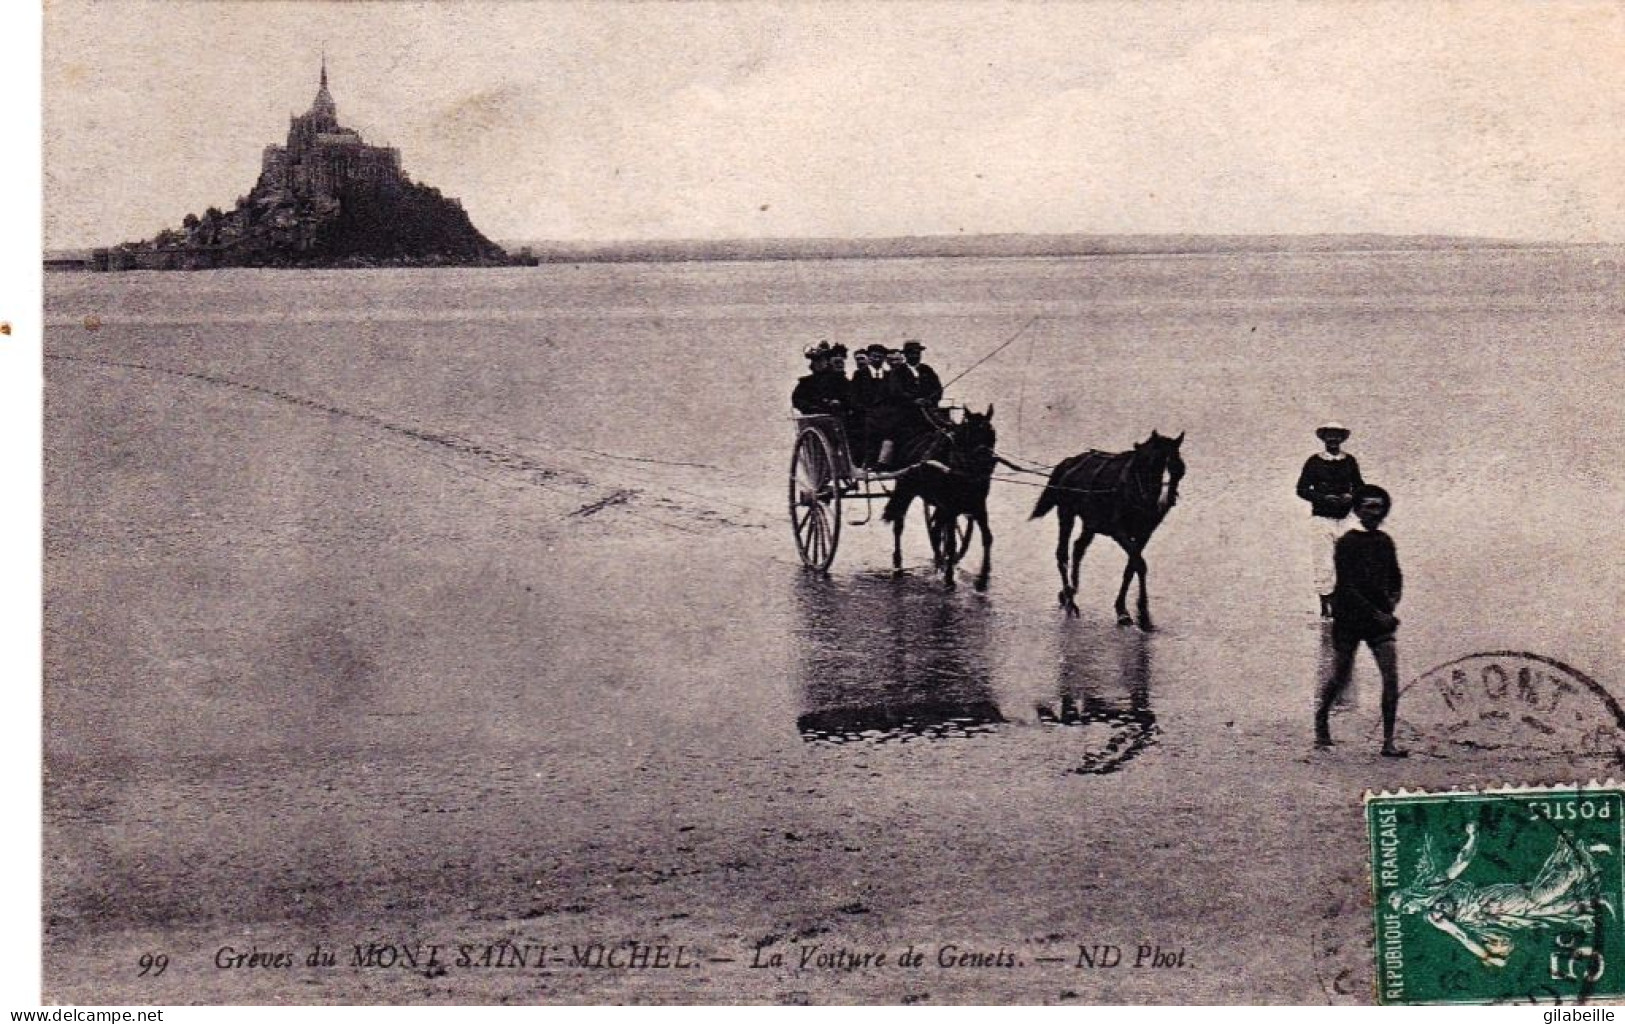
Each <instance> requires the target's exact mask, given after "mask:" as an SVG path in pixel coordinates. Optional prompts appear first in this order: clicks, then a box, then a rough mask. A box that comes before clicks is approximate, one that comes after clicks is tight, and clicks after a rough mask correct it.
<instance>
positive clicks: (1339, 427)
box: [1315, 420, 1353, 441]
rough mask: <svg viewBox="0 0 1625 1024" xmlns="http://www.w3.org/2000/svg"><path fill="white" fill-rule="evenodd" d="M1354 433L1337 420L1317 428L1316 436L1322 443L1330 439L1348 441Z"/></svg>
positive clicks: (1329, 421)
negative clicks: (1335, 438)
mask: <svg viewBox="0 0 1625 1024" xmlns="http://www.w3.org/2000/svg"><path fill="white" fill-rule="evenodd" d="M1352 433H1353V431H1351V430H1350V429H1349V428H1348V427H1345V426H1343V424H1341V423H1339V422H1337V421H1336V420H1328V421H1327V422H1325V423H1322V424H1321V425H1320V426H1318V427H1316V428H1315V436H1316V437H1318V438H1320V439H1321V440H1322V441H1324V440H1326V439H1327V438H1329V437H1340V438H1342V439H1343V440H1345V441H1347V440H1348V437H1349V435H1350V434H1352Z"/></svg>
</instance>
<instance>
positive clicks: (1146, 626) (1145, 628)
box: [1140, 619, 1157, 633]
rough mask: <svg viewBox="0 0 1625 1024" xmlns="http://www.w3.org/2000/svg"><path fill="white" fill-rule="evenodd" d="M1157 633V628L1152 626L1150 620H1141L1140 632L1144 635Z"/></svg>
mask: <svg viewBox="0 0 1625 1024" xmlns="http://www.w3.org/2000/svg"><path fill="white" fill-rule="evenodd" d="M1156 631H1157V627H1155V626H1153V625H1152V624H1151V620H1150V619H1141V620H1140V632H1142V633H1155V632H1156Z"/></svg>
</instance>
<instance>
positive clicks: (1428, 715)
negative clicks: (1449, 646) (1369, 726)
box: [1399, 651, 1625, 767]
mask: <svg viewBox="0 0 1625 1024" xmlns="http://www.w3.org/2000/svg"><path fill="white" fill-rule="evenodd" d="M1399 733H1400V736H1401V738H1402V739H1403V740H1404V741H1405V742H1407V743H1408V744H1410V745H1411V746H1413V747H1417V748H1420V749H1422V750H1424V751H1427V752H1429V753H1433V754H1437V755H1442V756H1449V755H1450V754H1451V753H1452V752H1462V753H1465V752H1470V751H1505V752H1509V753H1513V754H1516V755H1519V756H1520V757H1525V756H1528V757H1538V756H1541V755H1557V756H1561V757H1563V758H1565V759H1567V760H1571V761H1574V760H1577V761H1581V762H1587V761H1589V762H1591V763H1593V764H1601V765H1603V766H1607V767H1621V766H1625V708H1622V707H1621V705H1620V703H1619V701H1618V700H1616V699H1615V698H1614V696H1613V695H1612V694H1611V693H1609V692H1608V690H1607V689H1606V688H1605V687H1604V686H1603V685H1602V684H1601V683H1599V682H1598V681H1597V680H1596V679H1594V678H1592V677H1591V676H1589V675H1587V674H1586V673H1584V672H1582V671H1580V670H1579V669H1577V668H1575V667H1573V666H1572V665H1567V664H1565V663H1563V662H1561V661H1559V660H1557V659H1556V658H1551V657H1548V656H1546V655H1542V654H1535V653H1532V652H1529V651H1483V652H1480V653H1476V654H1468V655H1465V656H1463V657H1460V658H1456V659H1454V660H1452V661H1447V662H1445V663H1444V664H1442V665H1438V666H1435V667H1433V668H1430V669H1428V670H1427V671H1426V672H1423V673H1422V674H1421V675H1419V676H1417V677H1416V678H1415V679H1413V680H1412V681H1411V682H1410V683H1409V684H1407V685H1406V686H1405V687H1404V688H1403V689H1402V690H1401V691H1400V698H1399Z"/></svg>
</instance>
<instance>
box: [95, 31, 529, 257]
mask: <svg viewBox="0 0 1625 1024" xmlns="http://www.w3.org/2000/svg"><path fill="white" fill-rule="evenodd" d="M510 262H512V261H511V260H510V259H509V257H508V255H507V253H506V252H505V251H504V250H503V249H502V247H501V246H499V245H497V244H496V243H494V242H492V241H491V240H490V239H488V238H486V237H485V236H484V235H482V234H480V232H479V229H477V228H476V227H474V225H473V222H471V221H470V220H469V218H468V214H467V213H466V212H465V211H464V210H463V206H462V203H461V202H459V201H458V200H456V199H454V198H451V197H450V196H443V195H441V194H440V190H439V189H436V188H432V187H430V186H428V185H425V184H422V183H420V182H415V181H413V180H412V179H411V178H409V177H408V176H407V175H406V172H405V171H403V170H402V168H401V154H400V150H398V149H395V148H394V147H392V146H374V145H369V144H368V143H367V142H366V141H365V140H363V139H362V137H361V134H360V133H359V132H357V131H356V130H354V129H353V128H346V127H344V126H343V125H342V124H340V123H339V118H338V105H337V104H336V103H334V102H333V94H332V93H331V92H329V91H328V87H327V61H326V60H325V58H324V59H323V61H322V67H321V80H320V84H319V86H318V87H317V90H316V98H315V99H314V100H313V101H312V102H311V104H310V109H309V110H308V111H306V112H305V113H303V114H296V115H294V116H293V117H292V118H291V120H290V123H289V125H288V139H287V142H286V144H284V145H280V146H278V145H274V144H273V145H269V146H266V147H265V152H264V156H263V157H262V159H261V163H260V176H259V180H258V181H257V182H256V183H255V184H254V187H253V189H252V190H251V191H250V192H249V193H248V194H247V195H245V196H241V197H239V198H238V199H237V202H236V204H235V205H234V206H233V207H232V208H231V209H229V210H225V211H221V210H220V209H218V208H216V207H210V208H209V209H208V210H206V211H204V212H203V213H202V214H201V215H199V214H193V213H189V214H187V215H186V217H185V218H184V219H183V220H182V221H181V226H180V228H179V229H178V230H176V229H166V230H164V231H161V232H159V233H158V235H157V236H156V237H154V238H151V239H148V240H146V241H142V242H127V243H125V244H123V245H119V246H116V247H113V248H110V249H98V250H96V251H95V255H94V259H93V265H94V266H95V267H96V268H97V269H100V270H200V269H207V268H210V267H280V266H287V267H308V266H358V267H365V266H379V265H389V266H401V265H424V266H471V265H472V266H481V265H504V264H508V263H510Z"/></svg>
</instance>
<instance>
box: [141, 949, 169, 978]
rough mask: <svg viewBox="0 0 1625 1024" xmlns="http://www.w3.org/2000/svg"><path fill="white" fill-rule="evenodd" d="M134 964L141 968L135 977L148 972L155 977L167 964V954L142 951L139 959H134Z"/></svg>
mask: <svg viewBox="0 0 1625 1024" xmlns="http://www.w3.org/2000/svg"><path fill="white" fill-rule="evenodd" d="M136 966H138V967H140V968H141V973H140V974H137V975H136V977H137V978H145V977H146V976H147V975H149V974H150V975H152V976H153V977H154V978H156V977H158V975H160V974H162V973H164V969H165V968H167V967H168V966H169V954H168V953H142V954H141V959H140V960H137V961H136Z"/></svg>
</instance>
